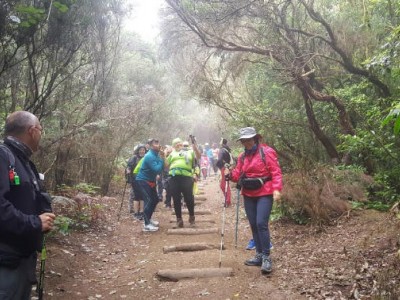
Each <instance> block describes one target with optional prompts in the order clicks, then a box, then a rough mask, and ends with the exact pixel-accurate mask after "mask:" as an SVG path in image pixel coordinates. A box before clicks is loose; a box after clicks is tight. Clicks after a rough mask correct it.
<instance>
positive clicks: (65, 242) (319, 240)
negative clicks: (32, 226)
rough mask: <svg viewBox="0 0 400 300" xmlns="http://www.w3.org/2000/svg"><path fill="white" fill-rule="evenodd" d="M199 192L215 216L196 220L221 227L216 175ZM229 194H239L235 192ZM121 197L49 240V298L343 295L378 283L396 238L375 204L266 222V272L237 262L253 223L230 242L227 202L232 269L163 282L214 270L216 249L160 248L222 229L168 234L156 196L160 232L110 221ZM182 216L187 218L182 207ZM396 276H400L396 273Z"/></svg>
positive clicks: (231, 212) (229, 219) (230, 231)
mask: <svg viewBox="0 0 400 300" xmlns="http://www.w3.org/2000/svg"><path fill="white" fill-rule="evenodd" d="M204 190H205V194H206V197H207V201H205V202H204V203H203V204H201V205H199V206H196V209H207V210H210V211H211V212H212V214H211V215H206V216H197V217H196V219H197V220H198V221H200V220H202V219H213V220H214V221H215V224H212V223H202V222H197V227H198V228H205V227H218V228H219V230H220V229H221V223H222V212H223V205H222V204H223V195H222V193H221V191H220V190H219V187H218V181H217V178H215V177H211V178H209V179H208V180H207V181H206V182H205V188H204ZM233 191H234V190H233ZM234 194H235V193H234ZM233 199H234V202H235V201H236V195H234V196H233ZM118 202H119V200H118V201H117V202H115V203H110V204H109V206H107V207H106V214H107V216H108V217H107V221H106V223H105V224H104V228H103V229H101V230H91V231H87V232H84V233H73V234H71V235H70V236H67V237H57V238H54V239H52V240H50V242H49V246H48V248H49V249H48V252H49V258H48V262H47V273H46V275H47V278H46V287H45V289H46V298H49V299H124V298H125V299H193V298H203V299H267V298H268V299H348V298H349V297H350V296H352V295H354V294H355V292H357V293H359V295H361V296H362V295H363V293H364V294H365V295H368V293H369V292H370V291H371V290H372V285H373V284H374V282H377V281H379V276H380V275H379V274H380V268H381V267H382V265H383V264H385V263H386V264H387V265H388V264H389V262H390V259H392V258H393V257H394V255H395V253H396V251H397V249H398V246H399V245H400V234H399V232H400V230H399V229H400V224H399V222H398V220H397V221H396V220H395V219H394V218H392V217H391V216H390V215H388V214H382V213H377V212H373V211H367V212H362V213H359V214H358V215H351V217H350V218H349V219H347V218H345V219H343V222H342V223H341V224H339V225H338V226H335V227H329V228H327V229H326V230H325V231H324V232H317V231H316V230H315V228H312V227H307V226H298V225H294V224H286V223H283V222H275V223H273V224H272V236H273V243H274V250H273V253H272V257H273V262H274V272H273V273H272V275H270V276H263V275H261V273H260V270H259V268H257V267H247V266H245V265H244V264H243V261H244V260H245V259H246V258H248V257H249V256H250V255H253V253H252V251H246V250H244V247H245V246H246V244H247V242H248V239H249V238H250V229H249V228H248V223H247V220H246V219H244V213H243V210H241V213H240V216H241V220H240V229H239V241H238V248H237V249H235V247H234V229H235V207H234V205H233V206H232V207H229V208H227V209H226V225H225V237H224V242H225V243H224V244H225V247H226V248H227V249H226V250H224V251H223V256H222V266H223V267H231V268H233V270H234V276H233V277H227V278H223V277H217V278H202V279H195V280H181V281H178V282H165V281H159V280H158V279H157V278H156V276H155V274H156V272H157V271H158V270H160V269H180V268H208V267H213V268H215V267H218V265H219V258H220V251H219V249H214V250H205V251H196V252H172V253H167V254H163V251H162V248H163V246H169V245H174V244H181V243H187V242H207V243H218V244H219V243H220V241H221V235H220V233H213V234H204V235H197V236H178V235H167V229H169V228H172V225H173V223H170V220H173V219H174V216H173V215H172V211H171V210H169V209H166V208H164V207H163V205H162V203H160V204H159V205H158V207H157V210H156V213H155V216H154V218H155V219H157V220H159V221H160V230H159V231H158V232H154V233H143V232H142V231H141V229H142V224H141V223H140V222H138V221H135V220H133V218H131V217H130V216H129V215H128V214H127V213H125V214H123V216H122V217H121V220H120V222H119V223H117V222H116V212H117V209H118V206H119V203H118ZM124 209H125V210H126V206H125V207H124ZM185 221H186V224H187V215H186V217H185ZM396 243H398V244H396ZM388 261H389V262H388ZM393 276H397V275H393ZM393 280H394V284H397V285H398V284H399V280H400V279H399V278H398V277H397V279H396V278H394V279H393ZM375 286H376V283H375ZM364 299H369V298H364Z"/></svg>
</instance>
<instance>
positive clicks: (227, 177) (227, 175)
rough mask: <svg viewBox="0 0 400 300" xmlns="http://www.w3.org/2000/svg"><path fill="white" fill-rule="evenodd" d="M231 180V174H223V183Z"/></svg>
mask: <svg viewBox="0 0 400 300" xmlns="http://www.w3.org/2000/svg"><path fill="white" fill-rule="evenodd" d="M229 180H231V173H228V174H225V181H229Z"/></svg>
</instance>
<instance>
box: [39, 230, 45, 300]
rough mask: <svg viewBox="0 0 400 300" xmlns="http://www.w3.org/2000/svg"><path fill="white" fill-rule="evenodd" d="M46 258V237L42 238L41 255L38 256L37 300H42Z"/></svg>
mask: <svg viewBox="0 0 400 300" xmlns="http://www.w3.org/2000/svg"><path fill="white" fill-rule="evenodd" d="M46 258H47V251H46V236H44V237H43V243H42V253H41V255H40V273H39V282H38V286H37V291H38V298H39V300H42V299H43V289H44V270H45V264H46Z"/></svg>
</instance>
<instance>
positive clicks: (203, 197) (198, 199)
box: [194, 195, 207, 201]
mask: <svg viewBox="0 0 400 300" xmlns="http://www.w3.org/2000/svg"><path fill="white" fill-rule="evenodd" d="M194 200H195V201H196V200H197V201H206V200H207V197H206V196H196V195H195V196H194Z"/></svg>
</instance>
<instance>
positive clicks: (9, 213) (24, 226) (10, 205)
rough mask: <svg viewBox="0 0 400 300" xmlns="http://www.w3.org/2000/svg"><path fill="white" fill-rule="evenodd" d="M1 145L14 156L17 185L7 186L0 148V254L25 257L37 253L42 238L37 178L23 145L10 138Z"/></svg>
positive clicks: (5, 162) (5, 155) (6, 160)
mask: <svg viewBox="0 0 400 300" xmlns="http://www.w3.org/2000/svg"><path fill="white" fill-rule="evenodd" d="M4 144H5V145H6V146H7V148H9V149H10V150H11V152H12V153H13V155H14V158H15V172H16V174H17V175H18V176H19V179H20V184H19V185H15V184H14V183H12V182H10V178H9V171H10V168H9V164H10V158H9V152H7V151H5V149H1V148H0V252H3V253H4V252H6V253H7V252H11V253H13V254H18V255H20V256H24V257H27V256H29V255H31V254H32V253H34V252H35V251H40V249H41V243H42V238H43V234H42V223H41V220H40V218H39V216H38V215H39V214H41V213H42V212H43V203H42V201H43V199H42V196H41V194H40V190H41V187H40V180H39V175H38V173H37V170H36V167H35V165H34V164H33V163H32V162H31V161H30V160H29V156H30V155H31V153H32V151H31V150H30V149H29V148H28V147H27V146H26V145H24V144H23V143H21V142H19V141H18V140H16V139H14V138H12V137H7V138H5V140H4Z"/></svg>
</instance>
